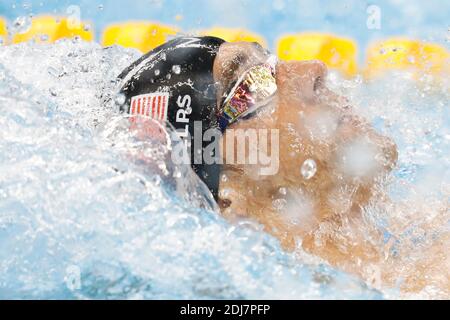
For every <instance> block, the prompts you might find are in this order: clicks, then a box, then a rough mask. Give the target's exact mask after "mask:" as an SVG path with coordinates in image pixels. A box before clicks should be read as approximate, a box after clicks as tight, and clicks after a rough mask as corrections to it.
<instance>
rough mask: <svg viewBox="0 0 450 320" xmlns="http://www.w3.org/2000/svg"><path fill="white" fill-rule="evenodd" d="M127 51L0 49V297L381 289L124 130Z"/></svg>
mask: <svg viewBox="0 0 450 320" xmlns="http://www.w3.org/2000/svg"><path fill="white" fill-rule="evenodd" d="M138 56H139V54H138V53H137V52H136V51H132V50H126V49H123V48H118V47H113V48H107V49H102V48H101V47H100V46H99V45H97V44H93V43H84V42H80V41H76V40H75V41H69V40H66V41H61V42H58V43H57V44H55V45H35V44H32V43H28V44H20V45H15V46H8V47H2V48H0V128H1V129H0V246H1V250H0V298H296V299H298V298H361V299H365V298H381V297H382V296H381V294H380V293H379V292H377V291H375V290H373V289H370V288H368V287H367V285H366V284H364V283H363V282H362V281H360V280H358V279H357V278H355V277H353V276H350V275H348V274H345V273H343V272H340V271H337V270H334V269H332V268H330V267H327V266H326V265H324V264H320V263H317V262H316V261H315V260H314V259H313V260H312V261H313V262H315V263H309V264H306V263H305V261H302V260H298V258H296V257H294V256H293V255H288V254H286V253H284V252H283V251H282V250H281V249H280V247H279V245H278V243H277V241H275V239H273V238H271V237H270V236H268V235H266V234H264V233H263V232H261V231H259V230H258V228H257V227H253V228H251V227H250V228H249V227H248V225H250V226H252V224H251V223H247V224H243V225H231V224H229V223H228V222H226V221H225V220H223V219H222V218H221V217H220V216H219V215H218V214H217V212H216V207H215V205H214V204H213V202H212V201H211V198H210V195H209V194H208V192H207V191H206V188H205V186H204V185H202V184H201V183H200V182H199V180H198V178H196V177H195V175H194V174H193V173H192V171H191V170H190V168H188V167H169V166H168V165H167V163H165V162H164V156H165V152H166V150H164V148H160V147H158V146H155V145H149V144H146V143H145V142H142V141H139V140H138V139H135V137H134V136H133V135H132V133H130V132H129V130H127V129H126V126H125V125H124V121H125V122H126V121H127V120H126V119H124V118H123V117H122V116H120V115H119V114H118V113H117V112H116V111H117V106H116V103H117V101H119V103H120V97H117V96H115V91H114V90H115V85H116V84H115V77H116V76H117V75H118V74H119V73H120V72H121V71H122V69H123V68H124V67H126V66H127V65H128V64H129V63H131V62H132V61H133V60H135V59H136V58H137V57H138ZM142 154H145V157H144V158H146V159H151V160H152V161H151V163H150V165H149V162H148V161H147V162H145V161H142V157H140V155H142ZM180 191H181V193H180ZM179 194H184V195H186V196H185V197H184V198H181V197H180V196H179Z"/></svg>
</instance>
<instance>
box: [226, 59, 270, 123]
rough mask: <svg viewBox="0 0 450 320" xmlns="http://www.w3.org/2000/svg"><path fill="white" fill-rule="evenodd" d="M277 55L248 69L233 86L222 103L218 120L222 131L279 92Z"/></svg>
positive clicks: (263, 104) (265, 103)
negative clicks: (276, 70)
mask: <svg viewBox="0 0 450 320" xmlns="http://www.w3.org/2000/svg"><path fill="white" fill-rule="evenodd" d="M275 66H276V57H274V56H271V57H269V59H268V60H267V61H266V62H265V63H263V64H259V65H256V66H253V67H251V68H250V69H248V70H247V71H246V72H245V73H244V74H243V75H242V76H240V77H239V79H238V80H237V81H236V83H235V85H234V86H233V87H232V88H231V90H230V91H229V93H228V94H227V95H226V98H225V100H224V101H223V103H222V108H221V109H220V111H219V115H218V120H219V126H220V129H221V130H222V131H224V130H225V128H226V127H227V126H228V125H229V124H231V123H233V122H235V121H236V120H238V119H240V118H243V117H246V116H248V115H250V114H252V113H253V112H255V111H256V110H257V109H259V108H260V107H262V106H265V105H267V103H268V101H270V100H271V99H272V97H273V96H274V95H275V93H276V92H277V83H276V79H275Z"/></svg>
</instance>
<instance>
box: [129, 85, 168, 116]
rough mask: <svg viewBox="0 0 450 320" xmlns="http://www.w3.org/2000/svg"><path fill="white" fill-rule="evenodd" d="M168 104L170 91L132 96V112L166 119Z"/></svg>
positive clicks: (132, 113)
mask: <svg viewBox="0 0 450 320" xmlns="http://www.w3.org/2000/svg"><path fill="white" fill-rule="evenodd" d="M168 106H169V93H168V92H157V93H147V94H141V95H139V96H135V97H133V98H131V107H130V114H131V115H142V116H146V117H149V118H152V119H155V120H159V121H166V120H167V109H168Z"/></svg>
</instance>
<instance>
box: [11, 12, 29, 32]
mask: <svg viewBox="0 0 450 320" xmlns="http://www.w3.org/2000/svg"><path fill="white" fill-rule="evenodd" d="M30 28H31V19H30V18H29V17H27V16H20V17H17V18H16V20H14V22H13V25H12V29H13V30H12V31H13V33H18V34H21V33H25V32H28V31H29V30H30Z"/></svg>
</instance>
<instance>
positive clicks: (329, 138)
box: [214, 43, 397, 272]
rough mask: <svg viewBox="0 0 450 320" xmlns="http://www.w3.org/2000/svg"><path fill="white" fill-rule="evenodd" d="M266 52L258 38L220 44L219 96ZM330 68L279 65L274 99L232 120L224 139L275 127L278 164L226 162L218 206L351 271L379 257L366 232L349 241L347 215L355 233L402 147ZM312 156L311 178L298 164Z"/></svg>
mask: <svg viewBox="0 0 450 320" xmlns="http://www.w3.org/2000/svg"><path fill="white" fill-rule="evenodd" d="M266 59H267V55H266V53H265V51H264V50H263V49H262V48H261V47H259V46H257V45H255V44H251V43H225V44H223V45H222V46H221V47H220V50H219V53H218V56H217V58H216V61H215V64H214V76H215V80H216V81H217V82H218V83H219V92H218V103H220V102H221V100H222V98H221V97H222V95H223V93H224V92H226V90H227V89H228V88H229V86H230V84H231V83H232V82H233V81H235V80H236V79H237V78H238V77H239V75H241V74H242V73H243V72H245V71H246V70H248V68H249V67H251V66H254V65H258V64H261V63H262V62H264V61H265V60H266ZM326 74H327V69H326V67H325V65H324V64H323V63H322V62H320V61H289V62H279V63H278V64H277V68H276V81H277V86H278V93H277V96H276V97H275V99H274V100H273V101H272V102H271V103H270V104H269V105H267V106H265V107H264V108H263V109H262V110H261V111H260V112H258V113H257V114H256V115H255V116H253V117H251V118H249V119H245V120H244V119H242V120H239V121H237V122H235V123H233V124H231V125H230V126H229V127H228V129H227V130H226V131H225V133H224V135H223V138H222V145H223V146H225V145H226V144H227V137H228V139H231V138H230V137H231V135H230V134H229V132H230V131H229V129H277V130H279V170H278V172H277V173H276V174H274V175H268V176H261V175H258V174H257V172H258V171H257V169H258V166H257V165H239V164H225V165H224V166H223V171H222V178H221V182H220V187H219V205H220V207H221V212H222V214H223V215H224V216H225V217H226V218H227V219H229V220H231V221H236V220H240V219H251V220H255V221H257V222H258V223H260V224H261V225H263V226H264V229H265V231H267V232H268V233H270V234H272V235H274V236H275V237H277V238H278V239H279V240H280V242H281V244H282V246H283V247H284V248H285V249H287V250H294V249H295V248H296V246H298V245H300V246H302V248H303V249H304V250H305V251H307V252H309V253H312V254H314V255H316V256H320V257H322V258H324V259H325V260H327V261H328V262H330V263H331V264H333V265H337V266H342V267H344V268H345V269H347V270H348V271H350V270H351V269H356V268H357V267H356V266H355V265H354V264H353V263H348V262H349V261H355V259H356V260H358V259H360V260H364V261H372V260H373V261H375V260H378V259H379V258H380V257H379V255H380V254H379V252H378V250H377V249H376V248H375V247H374V246H373V245H372V244H371V242H369V241H367V238H368V237H369V235H367V234H361V235H352V241H347V240H345V239H344V238H343V237H342V234H343V232H345V230H342V229H341V228H342V226H343V225H344V222H345V226H346V228H347V227H348V226H352V225H354V226H355V228H351V229H352V230H350V232H355V233H357V230H358V228H357V225H358V223H360V222H361V219H362V215H361V210H362V208H363V207H364V206H365V205H367V204H368V203H369V202H370V201H382V200H383V199H384V195H383V192H382V190H380V188H379V187H378V186H379V184H378V183H377V182H378V181H379V180H380V179H382V178H383V177H385V176H386V175H387V174H388V173H389V172H390V171H391V170H392V169H393V167H394V166H395V164H396V161H397V149H396V146H395V144H394V143H393V141H392V140H391V139H389V138H388V137H385V136H382V135H380V134H378V133H377V132H376V131H375V130H374V129H373V128H372V127H371V125H370V124H369V123H368V122H367V121H365V120H364V119H362V118H360V117H358V115H356V114H355V112H354V111H353V110H352V108H351V107H350V106H349V104H348V101H347V100H346V99H345V98H343V97H340V96H338V95H336V94H335V93H333V92H331V91H330V90H329V89H328V88H327V87H326V85H325V78H326ZM233 139H234V138H233ZM269 141H270V139H269ZM235 146H237V141H235ZM268 150H270V147H269V148H268ZM352 150H353V151H354V150H359V154H363V155H364V156H365V161H364V163H363V164H362V165H361V166H360V168H359V169H358V165H356V169H355V168H354V167H355V166H354V165H353V163H352V161H353V160H352V158H351V157H349V154H351V152H352ZM237 152H238V151H237V149H236V150H235V153H237ZM222 154H223V157H224V158H225V156H224V154H225V152H222ZM307 159H312V160H314V161H315V163H316V165H317V172H316V173H315V175H314V176H312V177H311V178H309V179H306V178H305V176H304V175H302V173H301V170H300V168H301V167H302V164H303V163H304V162H305V160H307ZM224 161H225V159H224ZM225 163H226V162H225ZM378 236H379V235H377V234H374V235H370V238H373V237H378ZM355 239H356V241H355ZM351 271H355V272H357V270H351Z"/></svg>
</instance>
